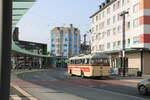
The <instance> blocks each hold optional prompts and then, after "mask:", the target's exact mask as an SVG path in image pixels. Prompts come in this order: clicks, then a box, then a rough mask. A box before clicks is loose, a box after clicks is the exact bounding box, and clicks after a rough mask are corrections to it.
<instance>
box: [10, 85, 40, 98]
mask: <svg viewBox="0 0 150 100" xmlns="http://www.w3.org/2000/svg"><path fill="white" fill-rule="evenodd" d="M11 86H12V87H13V88H15V89H16V90H17V91H18V92H20V93H21V94H23V95H24V96H26V97H27V98H28V99H29V100H39V99H37V98H35V97H33V96H32V95H31V94H29V93H27V92H26V91H25V90H23V89H22V88H20V87H19V86H17V85H14V84H11ZM14 100H17V99H14Z"/></svg>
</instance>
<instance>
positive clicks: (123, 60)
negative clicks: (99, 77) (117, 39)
mask: <svg viewBox="0 0 150 100" xmlns="http://www.w3.org/2000/svg"><path fill="white" fill-rule="evenodd" d="M126 14H129V12H127V11H123V12H122V13H121V15H120V16H122V18H123V23H122V67H123V76H124V77H125V75H126V65H125V45H126V44H125V43H126V40H125V21H126Z"/></svg>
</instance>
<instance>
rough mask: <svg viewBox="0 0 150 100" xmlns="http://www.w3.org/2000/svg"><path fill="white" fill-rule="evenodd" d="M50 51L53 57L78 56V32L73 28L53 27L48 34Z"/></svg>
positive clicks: (71, 26)
mask: <svg viewBox="0 0 150 100" xmlns="http://www.w3.org/2000/svg"><path fill="white" fill-rule="evenodd" d="M50 41H51V42H50V47H51V48H50V50H51V54H52V55H55V56H66V57H71V56H75V55H79V51H80V31H79V29H78V28H75V27H73V25H72V24H71V25H70V27H55V28H54V29H52V30H51V33H50Z"/></svg>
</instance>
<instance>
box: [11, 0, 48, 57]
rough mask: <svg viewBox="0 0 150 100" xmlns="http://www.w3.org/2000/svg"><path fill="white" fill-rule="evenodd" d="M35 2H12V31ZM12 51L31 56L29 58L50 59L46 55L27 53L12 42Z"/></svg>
mask: <svg viewBox="0 0 150 100" xmlns="http://www.w3.org/2000/svg"><path fill="white" fill-rule="evenodd" d="M35 2H36V0H13V18H12V24H13V29H12V30H14V28H15V27H16V25H17V23H18V22H19V21H20V19H21V18H22V16H23V15H24V14H25V13H26V12H27V11H28V10H29V9H30V8H31V7H32V5H33V4H34V3H35ZM12 51H13V52H17V53H21V54H26V55H31V56H37V57H51V56H47V55H40V54H36V53H33V52H30V51H27V50H25V49H22V48H20V47H19V46H17V45H16V44H15V43H14V41H12Z"/></svg>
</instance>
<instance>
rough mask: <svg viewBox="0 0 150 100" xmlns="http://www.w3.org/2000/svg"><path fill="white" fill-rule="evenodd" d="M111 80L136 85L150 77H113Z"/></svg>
mask: <svg viewBox="0 0 150 100" xmlns="http://www.w3.org/2000/svg"><path fill="white" fill-rule="evenodd" d="M110 78H112V79H114V80H120V81H126V82H134V83H139V82H141V81H142V80H143V79H146V78H150V75H143V76H142V77H136V76H126V77H122V76H111V77H110Z"/></svg>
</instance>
